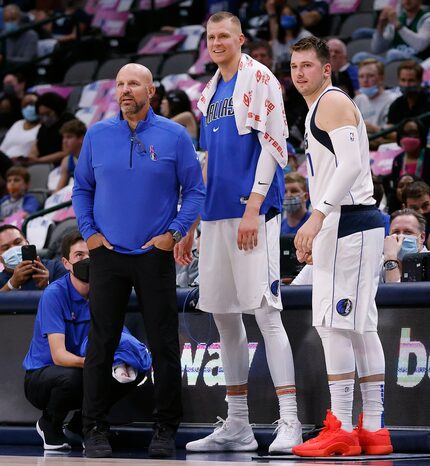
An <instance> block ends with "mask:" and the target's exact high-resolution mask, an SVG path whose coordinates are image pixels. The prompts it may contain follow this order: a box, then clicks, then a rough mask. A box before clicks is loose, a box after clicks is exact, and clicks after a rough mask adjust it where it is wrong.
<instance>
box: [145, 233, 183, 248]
mask: <svg viewBox="0 0 430 466" xmlns="http://www.w3.org/2000/svg"><path fill="white" fill-rule="evenodd" d="M150 246H154V247H155V248H157V249H161V250H162V251H173V248H174V246H175V240H174V239H173V236H172V233H169V232H166V233H164V234H162V235H158V236H154V237H153V238H152V239H150V240H149V241H147V242H146V243H145V244H144V245H143V246H142V249H146V248H149V247H150Z"/></svg>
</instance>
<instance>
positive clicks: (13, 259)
mask: <svg viewBox="0 0 430 466" xmlns="http://www.w3.org/2000/svg"><path fill="white" fill-rule="evenodd" d="M2 257H3V261H4V265H5V266H6V268H8V269H11V270H14V269H15V267H16V266H17V265H18V264H20V263H21V262H22V251H21V246H14V247H13V248H10V249H8V250H7V251H5V252H4V253H3V254H2Z"/></svg>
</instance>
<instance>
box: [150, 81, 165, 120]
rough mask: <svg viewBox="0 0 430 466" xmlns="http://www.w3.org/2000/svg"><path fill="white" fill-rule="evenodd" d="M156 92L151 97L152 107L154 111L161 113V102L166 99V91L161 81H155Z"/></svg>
mask: <svg viewBox="0 0 430 466" xmlns="http://www.w3.org/2000/svg"><path fill="white" fill-rule="evenodd" d="M154 86H155V93H154V95H153V96H152V97H151V107H152V110H154V113H156V114H157V115H161V102H162V101H163V99H164V96H165V94H166V91H165V89H164V86H163V85H162V84H161V83H160V81H154Z"/></svg>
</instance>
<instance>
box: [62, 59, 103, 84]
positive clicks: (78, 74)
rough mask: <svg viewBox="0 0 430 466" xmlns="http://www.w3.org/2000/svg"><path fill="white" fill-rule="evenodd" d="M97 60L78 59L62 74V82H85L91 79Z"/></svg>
mask: <svg viewBox="0 0 430 466" xmlns="http://www.w3.org/2000/svg"><path fill="white" fill-rule="evenodd" d="M97 66H98V61H97V60H87V61H78V62H76V63H74V64H73V65H72V66H71V67H70V68H69V69H68V70H67V71H66V74H65V75H64V78H63V84H68V85H76V84H78V85H79V84H86V83H89V82H91V81H92V80H93V78H94V73H95V71H96V69H97Z"/></svg>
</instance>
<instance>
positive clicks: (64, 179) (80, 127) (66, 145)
mask: <svg viewBox="0 0 430 466" xmlns="http://www.w3.org/2000/svg"><path fill="white" fill-rule="evenodd" d="M86 132H87V127H86V126H85V124H84V123H82V121H80V120H78V119H75V120H70V121H67V122H66V123H64V125H63V126H62V127H61V128H60V134H61V135H62V136H63V151H64V152H67V154H69V155H68V156H67V157H64V159H63V160H62V161H61V166H60V179H59V180H58V184H57V188H56V189H55V191H59V190H60V189H62V188H64V187H65V186H67V184H68V183H69V181H70V179H71V178H73V176H74V173H75V167H76V164H77V163H78V158H79V154H80V152H81V147H82V142H83V140H84V136H85V133H86Z"/></svg>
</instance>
